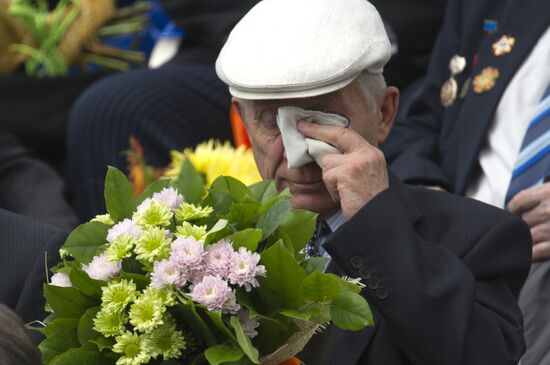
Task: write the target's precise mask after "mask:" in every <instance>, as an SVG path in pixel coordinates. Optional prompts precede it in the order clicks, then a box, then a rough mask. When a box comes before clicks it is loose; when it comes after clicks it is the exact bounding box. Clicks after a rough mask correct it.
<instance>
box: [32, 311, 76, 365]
mask: <svg viewBox="0 0 550 365" xmlns="http://www.w3.org/2000/svg"><path fill="white" fill-rule="evenodd" d="M77 323H78V321H77V320H76V319H68V318H59V319H56V320H55V321H53V322H52V324H51V325H49V326H48V327H47V328H46V330H45V332H46V336H47V338H46V339H45V340H44V341H42V342H41V343H40V345H38V348H39V349H40V351H41V352H42V361H43V362H44V363H45V364H48V363H50V361H51V360H52V359H53V358H54V357H56V356H57V355H59V354H61V353H63V352H65V351H67V350H68V349H70V348H73V347H79V346H80V343H79V342H78V337H77V335H76V325H77Z"/></svg>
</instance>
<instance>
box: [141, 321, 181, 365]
mask: <svg viewBox="0 0 550 365" xmlns="http://www.w3.org/2000/svg"><path fill="white" fill-rule="evenodd" d="M144 342H145V347H146V348H147V352H148V353H149V354H150V355H151V357H152V358H153V359H156V358H157V357H159V356H160V355H162V357H163V359H164V360H168V359H177V358H179V357H180V356H181V354H182V351H183V350H185V339H184V338H183V334H182V333H181V331H178V330H176V326H175V325H174V324H173V323H169V322H168V323H165V324H163V325H161V326H159V327H157V328H156V329H155V330H154V331H152V332H151V333H149V334H147V335H145V341H144Z"/></svg>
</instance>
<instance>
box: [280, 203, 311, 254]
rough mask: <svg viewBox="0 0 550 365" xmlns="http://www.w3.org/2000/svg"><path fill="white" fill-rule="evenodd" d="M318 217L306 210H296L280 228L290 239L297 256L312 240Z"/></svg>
mask: <svg viewBox="0 0 550 365" xmlns="http://www.w3.org/2000/svg"><path fill="white" fill-rule="evenodd" d="M317 215H318V214H317V213H313V212H308V211H306V210H295V211H292V212H290V214H288V215H287V216H286V217H285V219H284V220H283V222H282V223H281V225H280V226H279V228H278V229H279V230H281V231H283V232H285V233H286V234H287V235H288V238H290V240H291V242H292V246H293V247H294V252H295V253H296V254H297V253H299V252H300V251H301V250H302V249H303V248H304V247H305V246H306V244H307V243H308V242H309V241H310V240H311V237H312V236H313V232H315V226H316V224H317Z"/></svg>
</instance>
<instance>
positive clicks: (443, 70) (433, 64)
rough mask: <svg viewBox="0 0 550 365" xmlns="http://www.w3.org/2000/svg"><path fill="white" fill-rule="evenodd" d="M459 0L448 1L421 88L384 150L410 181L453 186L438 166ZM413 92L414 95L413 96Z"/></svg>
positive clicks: (456, 39) (455, 45)
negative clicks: (445, 87)
mask: <svg viewBox="0 0 550 365" xmlns="http://www.w3.org/2000/svg"><path fill="white" fill-rule="evenodd" d="M460 5H461V4H460V1H454V0H451V1H449V4H448V6H447V9H446V15H445V21H444V25H443V28H442V29H441V32H440V34H439V36H438V37H437V41H436V43H435V47H434V50H433V52H432V56H431V61H430V64H429V67H428V71H427V74H426V76H425V77H424V79H423V80H422V81H421V82H420V83H416V84H414V85H417V87H418V88H419V89H418V90H414V93H409V95H410V97H411V98H412V100H408V101H407V102H406V104H407V105H409V106H407V107H406V108H405V109H406V110H401V111H400V113H399V115H398V119H397V120H396V122H395V124H394V126H393V128H392V130H391V132H390V135H389V136H388V138H387V140H386V141H385V142H384V143H383V144H382V150H383V151H384V154H385V156H386V158H387V160H388V163H389V165H390V168H391V170H392V171H393V172H395V174H396V175H397V176H399V178H400V179H401V180H403V181H405V182H408V183H414V184H426V185H440V186H442V187H444V188H446V189H449V188H451V186H450V182H449V179H448V178H447V176H446V174H445V172H444V171H443V170H442V168H441V166H440V165H439V160H440V156H439V141H440V133H441V123H442V120H443V114H444V111H445V110H444V108H443V106H442V105H441V103H440V97H439V93H440V88H441V86H442V85H443V83H444V82H445V80H447V79H448V78H449V76H450V74H449V61H450V59H451V58H452V56H453V55H455V54H457V53H458V45H459V37H460V24H461V22H460V18H461V6H460ZM413 94H414V95H413Z"/></svg>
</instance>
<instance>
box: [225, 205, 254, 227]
mask: <svg viewBox="0 0 550 365" xmlns="http://www.w3.org/2000/svg"><path fill="white" fill-rule="evenodd" d="M259 206H260V205H259V204H258V203H248V204H233V205H231V208H230V209H229V214H228V215H227V220H229V221H230V222H231V223H237V224H238V225H239V227H241V229H244V228H250V227H252V224H253V223H254V221H255V220H256V219H258V216H259V215H260V214H259V213H258V208H259Z"/></svg>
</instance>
